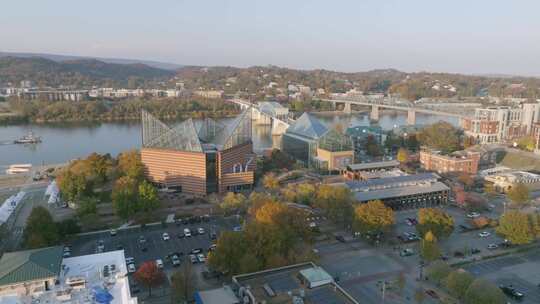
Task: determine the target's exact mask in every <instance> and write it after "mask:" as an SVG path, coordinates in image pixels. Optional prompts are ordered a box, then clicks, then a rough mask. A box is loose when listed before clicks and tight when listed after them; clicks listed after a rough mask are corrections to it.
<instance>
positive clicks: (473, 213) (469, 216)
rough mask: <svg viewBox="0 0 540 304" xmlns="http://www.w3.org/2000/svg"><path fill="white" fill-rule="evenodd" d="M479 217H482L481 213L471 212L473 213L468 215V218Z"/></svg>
mask: <svg viewBox="0 0 540 304" xmlns="http://www.w3.org/2000/svg"><path fill="white" fill-rule="evenodd" d="M479 216H480V213H478V212H471V213H469V214H467V217H468V218H477V217H479Z"/></svg>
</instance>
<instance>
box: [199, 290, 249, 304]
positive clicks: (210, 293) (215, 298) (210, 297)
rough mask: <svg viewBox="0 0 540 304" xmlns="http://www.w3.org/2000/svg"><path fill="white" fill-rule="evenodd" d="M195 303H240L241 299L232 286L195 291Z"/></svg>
mask: <svg viewBox="0 0 540 304" xmlns="http://www.w3.org/2000/svg"><path fill="white" fill-rule="evenodd" d="M195 303H197V304H238V303H240V300H238V298H237V297H236V295H235V294H234V291H233V290H232V289H231V287H230V286H223V287H221V288H216V289H211V290H204V291H198V292H197V293H195Z"/></svg>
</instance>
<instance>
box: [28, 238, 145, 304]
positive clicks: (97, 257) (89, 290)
mask: <svg viewBox="0 0 540 304" xmlns="http://www.w3.org/2000/svg"><path fill="white" fill-rule="evenodd" d="M60 249H61V250H62V248H60ZM111 265H114V271H113V270H112V269H113V267H112V266H111ZM105 267H107V269H108V270H107V271H105ZM58 281H59V284H58V285H55V286H54V288H53V290H51V291H44V292H43V293H40V294H39V295H34V296H33V297H32V298H31V297H28V298H23V299H20V301H19V302H18V303H21V304H27V303H28V304H30V303H49V304H61V303H62V304H65V303H94V302H93V301H94V300H93V299H95V301H96V303H98V300H97V299H98V298H99V299H102V300H107V301H108V303H110V304H136V303H137V298H132V297H131V293H130V290H129V281H128V276H127V269H126V263H125V257H124V251H123V250H117V251H109V252H104V253H97V254H90V255H84V256H78V257H72V258H65V259H64V260H63V261H62V271H61V273H60V275H59V277H58ZM36 299H38V300H39V302H36V301H35V300H36Z"/></svg>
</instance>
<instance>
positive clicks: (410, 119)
mask: <svg viewBox="0 0 540 304" xmlns="http://www.w3.org/2000/svg"><path fill="white" fill-rule="evenodd" d="M407 124H408V125H415V124H416V111H415V110H407Z"/></svg>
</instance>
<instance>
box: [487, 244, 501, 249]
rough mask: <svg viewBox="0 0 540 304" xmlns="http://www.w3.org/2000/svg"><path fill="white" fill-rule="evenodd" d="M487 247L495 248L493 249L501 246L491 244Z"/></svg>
mask: <svg viewBox="0 0 540 304" xmlns="http://www.w3.org/2000/svg"><path fill="white" fill-rule="evenodd" d="M487 248H488V249H490V250H493V249H497V248H499V245H497V244H489V245H488V246H487Z"/></svg>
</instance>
